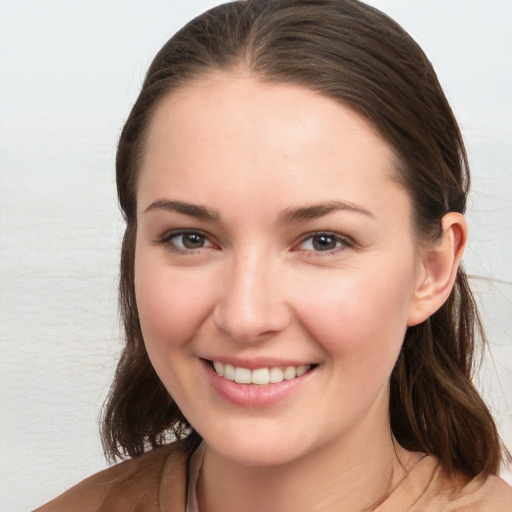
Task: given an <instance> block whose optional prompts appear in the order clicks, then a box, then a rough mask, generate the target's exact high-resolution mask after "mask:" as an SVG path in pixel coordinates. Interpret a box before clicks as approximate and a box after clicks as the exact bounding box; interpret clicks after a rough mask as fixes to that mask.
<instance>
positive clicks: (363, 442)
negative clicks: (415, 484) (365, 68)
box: [197, 424, 421, 512]
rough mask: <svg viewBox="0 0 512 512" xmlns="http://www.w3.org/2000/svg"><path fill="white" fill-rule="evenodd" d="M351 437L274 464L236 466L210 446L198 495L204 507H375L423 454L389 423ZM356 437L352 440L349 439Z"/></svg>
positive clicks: (217, 511)
mask: <svg viewBox="0 0 512 512" xmlns="http://www.w3.org/2000/svg"><path fill="white" fill-rule="evenodd" d="M365 434H370V435H363V438H362V439H361V432H360V431H358V433H357V434H353V435H347V436H346V437H344V439H342V440H337V441H336V442H335V443H328V445H325V446H323V447H320V448H318V449H316V450H314V451H312V452H310V453H308V454H307V455H305V456H303V457H301V458H300V459H295V460H293V461H290V462H288V463H286V464H283V465H279V466H271V467H253V466H242V465H240V464H235V463H233V462H232V461H230V460H227V459H225V458H223V457H222V456H221V455H219V454H217V453H215V452H214V451H213V450H211V449H210V448H209V447H208V446H207V447H206V451H205V458H204V464H203V470H202V472H201V476H200V479H199V483H198V488H197V495H198V503H199V510H200V511H208V512H235V511H236V512H240V511H243V512H253V511H254V512H256V511H258V512H260V511H261V510H265V511H267V512H274V511H275V512H278V511H279V512H287V511H292V510H293V511H296V510H314V511H315V512H323V511H329V512H332V510H343V511H345V512H364V511H371V510H373V509H374V508H375V507H377V506H378V505H379V504H380V503H382V502H383V501H384V500H385V499H386V498H387V497H388V496H389V495H390V494H391V492H392V491H393V490H394V489H395V488H396V487H397V486H398V485H399V483H400V482H401V481H402V479H403V478H404V477H405V476H406V475H407V472H408V471H409V470H410V469H411V468H412V466H414V464H415V463H416V462H417V460H419V458H420V457H421V455H419V454H414V453H411V452H407V451H406V450H404V449H403V448H401V447H400V446H399V445H398V443H396V441H394V440H393V437H392V435H391V432H390V429H389V424H388V425H387V428H385V429H382V431H381V432H380V433H379V432H376V431H375V428H373V429H372V430H370V431H368V432H365ZM350 437H352V439H350Z"/></svg>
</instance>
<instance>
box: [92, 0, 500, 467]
mask: <svg viewBox="0 0 512 512" xmlns="http://www.w3.org/2000/svg"><path fill="white" fill-rule="evenodd" d="M234 70H242V71H243V72H246V73H250V74H251V76H254V77H256V78H257V79H258V80H262V81H265V82H275V83H285V84H295V85H300V86H304V87H306V88H309V89H311V90H313V91H317V92H319V93H321V94H323V95H325V96H327V97H329V98H332V99H334V100H336V101H339V102H341V103H343V104H344V105H346V106H348V107H350V108H352V109H354V110H355V111H357V112H358V113H360V114H361V115H362V116H364V117H365V118H366V119H368V120H369V121H370V122H371V124H372V125H373V126H374V127H375V128H376V130H377V131H378V132H379V134H380V135H381V136H382V137H383V138H384V139H385V140H386V141H387V142H388V143H389V144H390V145H391V147H392V148H393V149H394V151H395V153H396V155H397V160H398V163H397V169H396V171H397V172H396V176H397V179H398V181H399V182H400V183H401V184H402V185H403V186H404V187H405V189H406V190H407V192H408V193H409V195H410V197H411V203H412V209H413V226H414V228H415V230H416V234H417V236H418V238H419V239H420V240H423V241H425V242H426V243H433V242H435V241H436V240H437V239H438V238H439V236H440V234H441V233H442V229H441V219H442V217H443V215H444V214H446V213H448V212H450V211H455V212H460V213H463V212H464V210H465V207H466V200H467V194H468V189H469V181H470V179H469V168H468V161H467V156H466V152H465V149H464V144H463V141H462V137H461V134H460V130H459V128H458V125H457V122H456V120H455V117H454V115H453V113H452V110H451V109H450V106H449V104H448V102H447V100H446V98H445V96H444V93H443V91H442V89H441V86H440V84H439V82H438V80H437V77H436V74H435V72H434V70H433V68H432V65H431V63H430V62H429V60H428V59H427V57H426V56H425V54H424V53H423V51H422V50H421V49H420V47H419V46H418V45H417V44H416V43H415V41H414V40H413V39H412V38H411V37H410V36H409V35H408V34H407V33H406V32H405V31H404V30H403V29H402V28H401V27H400V26H399V25H398V24H397V23H396V22H394V21H393V20H391V19H390V18H389V17H388V16H386V15H385V14H383V13H381V12H380V11H378V10H377V9H374V8H372V7H369V6H368V5H365V4H363V3H361V2H359V1H356V0H249V1H247V2H243V1H237V2H231V3H227V4H224V5H221V6H219V7H216V8H213V9H211V10H209V11H208V12H206V13H204V14H202V15H200V16H198V17H197V18H195V19H194V20H192V21H191V22H190V23H188V24H187V25H186V26H185V27H183V28H182V29H181V30H180V31H179V32H178V33H177V34H175V35H174V36H173V37H172V38H171V39H170V40H169V41H168V42H167V43H166V44H165V45H164V46H163V48H162V49H161V50H160V51H159V52H158V54H157V55H156V57H155V58H154V60H153V62H152V64H151V66H150V68H149V70H148V72H147V75H146V78H145V81H144V83H143V86H142V90H141V92H140V95H139V97H138V99H137V101H136V102H135V104H134V106H133V108H132V111H131V113H130V115H129V117H128V119H127V121H126V124H125V126H124V129H123V131H122V134H121V137H120V141H119V145H118V152H117V160H116V173H117V187H118V196H119V203H120V207H121V210H122V212H123V216H124V218H125V220H126V223H127V227H126V232H125V235H124V240H123V246H122V255H121V275H120V309H121V316H122V319H123V322H124V331H125V346H124V349H123V353H122V356H121V359H120V362H119V365H118V368H117V371H116V375H115V379H114V382H113V385H112V388H111V391H110V394H109V397H108V399H107V402H106V405H105V409H104V414H103V418H102V439H103V445H104V450H105V453H106V455H107V457H110V458H111V459H115V458H119V457H122V456H125V455H129V456H137V455H139V454H141V453H143V452H144V451H145V450H147V449H150V448H154V447H156V446H159V445H161V444H165V443H166V442H169V439H170V437H169V436H170V435H171V436H174V437H176V438H183V439H184V442H185V443H188V444H189V445H190V446H195V445H196V444H197V441H198V439H199V437H198V435H197V434H196V433H195V432H194V431H193V429H191V427H190V425H189V423H188V422H187V420H186V418H185V417H184V416H183V414H182V413H181V411H180V410H179V408H178V407H177V405H176V403H175V402H174V401H173V399H172V397H171V396H170V395H169V393H168V392H167V390H166V389H165V388H164V386H163V384H162V383H161V381H160V379H159V378H158V376H157V375H156V372H155V371H154V369H153V367H152V365H151V362H150V361H149V357H148V355H147V352H146V349H145V346H144V340H143V337H142V332H141V327H140V322H139V318H138V312H137V307H136V298H135V287H134V254H135V238H136V230H137V201H136V193H137V178H138V172H139V169H140V162H141V159H142V158H143V155H144V147H145V137H146V134H147V131H148V126H149V123H150V122H151V119H152V116H153V113H154V111H155V109H156V108H158V105H159V102H160V101H161V100H162V98H163V97H164V96H166V95H168V94H171V93H172V92H173V91H176V90H177V89H179V88H180V87H184V86H186V85H187V84H190V83H191V82H192V81H194V80H196V79H200V78H204V77H207V76H209V75H211V74H212V73H214V72H217V71H221V72H233V71H234ZM478 337H480V338H481V339H482V341H483V342H484V341H485V338H484V336H483V329H482V325H481V322H480V319H479V316H478V311H477V308H476V305H475V301H474V299H473V296H472V294H471V290H470V288H469V286H468V282H467V278H466V274H465V273H464V270H463V268H460V269H459V271H458V275H457V279H456V283H455V286H454V289H453V291H452V294H451V296H450V298H449V299H448V301H447V302H446V303H445V304H444V305H443V306H442V307H441V308H440V309H439V310H438V311H437V312H436V313H435V314H434V315H432V316H431V317H430V318H429V319H428V320H427V321H425V322H423V323H422V324H420V325H418V326H414V327H410V328H408V330H407V332H406V335H405V340H404V343H403V347H402V350H401V353H400V356H399V358H398V361H397V362H396V365H395V368H394V370H393V373H392V375H391V399H390V417H391V427H392V431H393V433H394V435H395V437H396V439H397V441H398V442H399V443H400V444H401V445H402V446H403V447H405V448H407V449H409V450H416V451H423V452H425V453H428V454H433V455H435V456H436V457H438V458H439V460H440V461H441V463H442V465H443V466H444V468H445V469H446V470H447V471H453V470H462V471H465V472H468V473H470V474H472V475H478V474H483V475H489V474H493V473H496V472H497V471H498V468H499V464H500V461H501V457H502V453H503V452H502V446H501V442H500V438H499V436H498V433H497V429H496V426H495V423H494V421H493V418H492V416H491V414H490V412H489V410H488V408H487V406H486V405H485V403H484V402H483V400H482V399H481V397H480V395H479V393H478V392H477V390H476V389H475V387H474V385H473V383H472V378H471V376H472V371H473V354H474V351H475V340H476V339H477V338H478Z"/></svg>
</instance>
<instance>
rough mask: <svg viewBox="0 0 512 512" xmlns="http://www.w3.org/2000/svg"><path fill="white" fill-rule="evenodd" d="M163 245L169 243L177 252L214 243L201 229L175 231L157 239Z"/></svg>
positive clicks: (211, 245) (210, 245)
mask: <svg viewBox="0 0 512 512" xmlns="http://www.w3.org/2000/svg"><path fill="white" fill-rule="evenodd" d="M156 242H157V243H159V244H161V245H167V246H169V247H170V248H171V249H172V250H174V251H176V252H188V251H194V250H197V249H203V248H204V247H213V243H212V242H211V241H210V240H209V239H208V237H207V236H206V235H205V234H203V233H201V232H200V231H184V230H180V231H173V232H170V233H167V234H166V235H164V236H163V237H162V238H161V239H160V240H157V241H156Z"/></svg>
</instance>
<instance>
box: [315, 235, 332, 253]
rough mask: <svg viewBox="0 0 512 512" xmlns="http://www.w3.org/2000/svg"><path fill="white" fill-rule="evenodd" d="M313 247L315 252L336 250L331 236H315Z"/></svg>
mask: <svg viewBox="0 0 512 512" xmlns="http://www.w3.org/2000/svg"><path fill="white" fill-rule="evenodd" d="M313 247H314V248H315V250H317V251H329V250H331V249H335V248H336V240H335V239H334V238H333V237H332V236H326V235H322V236H317V237H315V238H313Z"/></svg>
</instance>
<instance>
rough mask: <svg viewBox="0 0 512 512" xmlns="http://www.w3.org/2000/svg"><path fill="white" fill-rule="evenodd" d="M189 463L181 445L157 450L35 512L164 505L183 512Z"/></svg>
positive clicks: (103, 473)
mask: <svg viewBox="0 0 512 512" xmlns="http://www.w3.org/2000/svg"><path fill="white" fill-rule="evenodd" d="M187 460H188V452H187V451H186V450H185V448H184V447H183V446H182V445H181V444H180V443H172V444H170V445H166V446H163V447H160V448H156V449H154V450H152V451H150V452H147V453H145V454H143V455H141V456H140V457H137V458H134V459H130V460H127V461H124V462H121V463H119V464H116V465H115V466H112V467H110V468H108V469H105V470H104V471H101V472H99V473H96V474H95V475H92V476H91V477H89V478H87V479H85V480H83V481H82V482H80V483H79V484H77V485H75V486H74V487H72V488H71V489H69V490H68V491H66V492H65V493H64V494H62V495H60V496H59V497H57V498H55V499H54V500H53V501H51V502H49V503H47V504H46V505H44V506H42V507H41V508H38V509H37V510H36V511H35V512H64V511H66V512H69V511H73V512H90V511H94V512H103V511H108V512H117V511H119V512H121V511H123V512H125V511H127V510H139V509H141V510H142V509H143V510H146V509H149V510H155V511H157V510H160V509H161V508H163V507H162V503H164V502H169V503H172V504H173V505H175V507H176V508H175V509H174V508H173V509H170V512H172V511H173V510H176V511H178V510H179V511H180V512H182V511H183V510H184V509H185V504H186V482H187ZM139 507H140V508H139ZM166 509H167V508H166Z"/></svg>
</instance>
